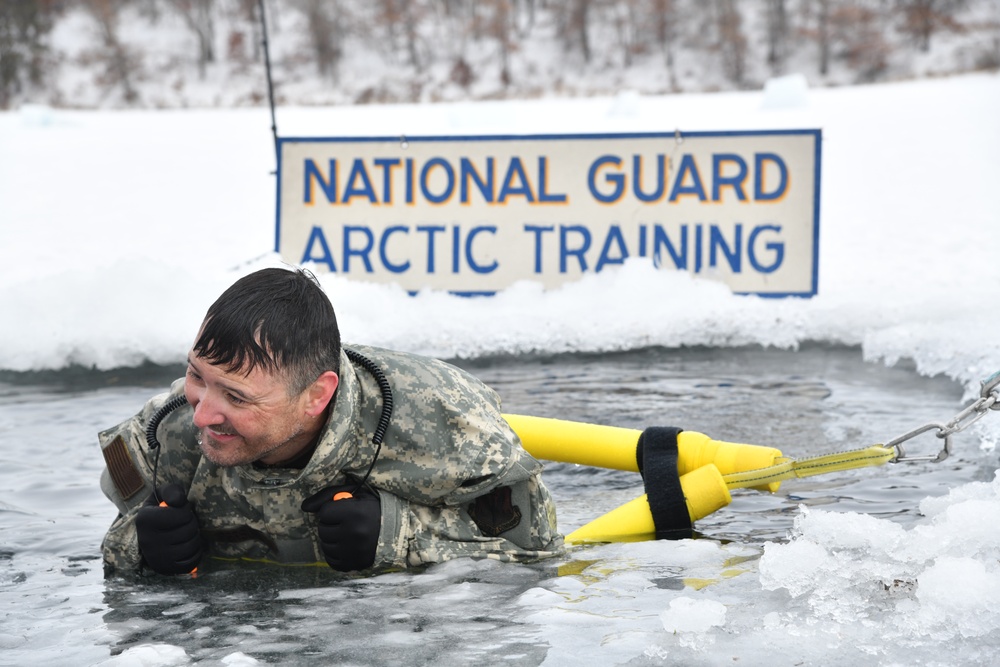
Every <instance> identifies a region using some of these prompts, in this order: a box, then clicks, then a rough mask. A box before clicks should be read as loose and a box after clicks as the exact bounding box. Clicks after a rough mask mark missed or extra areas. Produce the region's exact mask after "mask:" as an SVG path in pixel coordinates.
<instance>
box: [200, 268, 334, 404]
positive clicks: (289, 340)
mask: <svg viewBox="0 0 1000 667" xmlns="http://www.w3.org/2000/svg"><path fill="white" fill-rule="evenodd" d="M194 352H195V353H196V354H197V355H198V356H199V357H201V358H203V359H205V360H206V361H208V362H209V363H210V364H212V365H214V366H222V367H223V368H225V369H226V371H227V372H230V373H233V372H237V371H239V372H242V373H243V374H244V375H249V374H250V373H251V372H252V371H253V370H254V369H255V368H261V369H263V370H266V371H269V372H272V373H275V372H277V373H282V374H283V375H284V376H285V378H286V379H287V381H288V385H289V392H290V393H291V395H293V396H297V395H298V394H300V393H302V392H303V391H305V389H306V388H307V387H308V386H309V385H311V384H312V383H313V382H315V381H316V378H318V377H319V376H320V375H322V374H323V373H324V372H326V371H333V372H335V373H337V374H338V375H339V374H340V329H339V328H338V327H337V316H336V315H335V314H334V312H333V305H332V304H331V303H330V299H329V298H327V296H326V293H325V292H323V288H322V287H320V285H319V281H317V280H316V277H315V276H314V275H313V274H311V273H309V272H308V271H305V270H302V269H295V270H289V269H277V268H276V269H262V270H260V271H256V272H254V273H251V274H250V275H248V276H244V277H243V278H240V279H239V280H237V281H236V282H235V283H233V285H232V286H231V287H230V288H229V289H227V290H226V291H225V292H223V293H222V296H220V297H219V298H218V299H216V301H215V303H213V304H212V305H211V307H210V308H209V309H208V313H206V314H205V321H204V323H203V325H202V329H201V333H200V335H199V336H198V340H196V341H195V344H194Z"/></svg>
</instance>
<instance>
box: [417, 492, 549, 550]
mask: <svg viewBox="0 0 1000 667" xmlns="http://www.w3.org/2000/svg"><path fill="white" fill-rule="evenodd" d="M410 523H411V531H412V536H411V538H410V543H409V547H408V550H407V565H409V566H411V567H416V566H420V565H428V564H431V563H440V562H443V561H447V560H452V559H455V558H462V557H470V558H493V559H496V560H500V561H504V562H523V561H530V560H536V559H539V558H548V557H550V556H555V555H558V554H559V553H561V551H562V546H563V538H562V536H561V535H560V534H559V533H558V530H557V528H556V516H555V505H554V504H553V502H552V498H551V497H550V496H549V492H548V490H547V489H546V488H545V486H544V485H543V484H542V481H541V479H540V478H539V477H538V476H533V477H530V478H529V479H526V480H524V481H521V482H518V483H516V484H512V485H510V486H502V487H498V488H496V489H495V490H493V491H492V492H490V493H489V494H486V495H484V496H480V497H479V498H477V499H475V500H474V501H472V502H469V503H467V504H464V505H457V506H427V505H418V504H416V503H410Z"/></svg>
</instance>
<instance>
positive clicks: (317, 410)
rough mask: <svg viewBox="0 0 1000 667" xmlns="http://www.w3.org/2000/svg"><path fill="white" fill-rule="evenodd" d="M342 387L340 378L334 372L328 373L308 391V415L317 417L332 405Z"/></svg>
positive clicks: (321, 376)
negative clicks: (334, 396) (339, 388)
mask: <svg viewBox="0 0 1000 667" xmlns="http://www.w3.org/2000/svg"><path fill="white" fill-rule="evenodd" d="M338 386H340V378H339V377H337V374H336V373H334V372H333V371H326V372H325V373H323V374H322V375H320V376H319V377H318V378H316V381H315V382H313V383H312V384H311V385H309V388H308V389H306V406H305V407H306V414H307V415H309V416H310V417H317V416H319V415H321V414H323V411H324V410H326V406H328V405H330V401H331V400H333V395H334V393H336V391H337V387H338Z"/></svg>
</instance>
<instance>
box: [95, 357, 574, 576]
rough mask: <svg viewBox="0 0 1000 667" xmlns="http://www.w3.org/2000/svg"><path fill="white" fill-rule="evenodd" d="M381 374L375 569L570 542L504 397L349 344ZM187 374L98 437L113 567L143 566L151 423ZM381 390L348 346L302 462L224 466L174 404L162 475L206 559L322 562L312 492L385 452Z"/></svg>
mask: <svg viewBox="0 0 1000 667" xmlns="http://www.w3.org/2000/svg"><path fill="white" fill-rule="evenodd" d="M352 349H354V350H355V351H357V352H359V353H361V354H363V355H364V356H365V357H367V358H368V359H370V360H371V361H372V362H374V364H375V365H376V366H377V367H378V368H379V369H380V370H381V371H382V372H383V373H384V374H385V376H386V378H387V380H388V382H389V385H390V387H391V390H392V395H393V403H394V405H393V409H392V419H391V422H390V424H389V427H388V429H387V431H386V433H385V437H384V440H383V444H382V448H381V451H380V452H379V454H378V457H377V459H376V460H375V465H374V468H373V469H372V472H371V475H370V477H369V478H368V482H369V484H370V486H372V487H374V488H375V489H377V490H378V493H379V498H380V501H381V507H382V525H381V533H380V536H379V544H378V549H377V552H376V558H375V567H376V568H380V569H384V568H392V567H407V566H418V565H422V564H427V563H436V562H440V561H445V560H449V559H452V558H458V557H462V556H472V557H488V558H496V559H499V560H525V559H534V558H540V557H545V556H549V555H553V554H555V553H557V552H558V551H559V550H560V549H561V546H562V537H561V536H560V535H559V534H558V532H557V530H556V518H555V507H554V505H553V503H552V499H551V497H550V495H549V492H548V490H547V489H546V488H545V486H544V485H543V484H542V481H541V478H540V473H541V464H540V463H539V462H538V461H536V460H535V459H533V458H532V457H531V456H530V455H529V454H528V453H527V452H525V451H524V449H522V447H521V445H520V441H519V440H518V437H517V435H515V433H514V432H513V431H512V430H511V428H510V426H509V425H508V424H507V422H506V421H504V419H503V417H502V416H501V414H500V401H499V397H498V396H497V394H496V392H494V391H493V390H492V389H490V388H489V387H487V386H486V385H484V384H483V383H481V382H480V381H479V380H477V379H475V378H474V377H472V376H471V375H469V374H468V373H466V372H464V371H462V370H460V369H458V368H455V367H454V366H450V365H448V364H446V363H443V362H441V361H437V360H434V359H429V358H424V357H419V356H416V355H411V354H404V353H398V352H392V351H389V350H383V349H378V348H372V347H361V346H352ZM183 392H184V381H183V380H177V381H176V382H174V383H173V385H172V387H171V391H170V393H168V394H163V395H160V396H157V397H155V398H153V399H152V400H150V401H149V402H148V403H147V404H146V406H145V407H144V408H143V410H142V412H140V413H139V414H138V415H136V416H135V417H133V418H131V419H129V420H127V421H125V422H123V423H121V424H119V425H117V426H115V427H113V428H110V429H108V430H106V431H103V432H101V433H100V434H99V439H100V443H101V448H102V451H103V453H104V457H105V460H106V462H107V467H106V468H105V470H104V473H103V474H102V477H101V488H102V489H103V491H104V493H105V495H107V496H108V498H109V499H110V500H111V501H112V502H114V503H115V505H116V506H117V507H118V510H119V512H120V515H119V517H118V518H117V519H116V520H115V521H114V523H113V524H112V525H111V528H110V529H109V530H108V533H107V535H106V536H105V538H104V541H103V544H102V551H103V554H104V561H105V565H106V568H107V569H108V570H109V571H113V570H116V569H117V570H133V571H135V570H140V569H141V568H142V558H141V556H140V554H139V549H138V542H137V539H136V534H135V524H134V518H135V513H136V512H137V511H138V508H139V507H141V506H142V504H143V502H144V501H145V500H146V498H147V497H148V496H149V495H150V493H151V491H152V477H153V454H152V453H151V452H150V451H149V449H148V447H147V445H146V435H145V431H146V424H147V422H148V421H149V419H150V418H151V417H152V416H153V415H154V414H155V413H156V411H157V410H158V409H159V408H160V407H161V406H163V405H164V404H165V403H166V402H167V401H168V400H169V399H170V398H172V397H174V396H177V395H181V394H183ZM381 411H382V398H381V392H380V389H379V385H378V383H377V381H376V380H375V378H374V377H373V375H372V374H371V373H370V372H369V371H368V370H366V369H364V368H362V367H360V366H356V365H355V364H352V363H351V361H350V360H349V359H348V358H347V355H346V354H345V353H342V354H341V377H340V385H339V387H338V389H337V394H336V397H335V400H334V405H333V408H332V409H331V411H330V417H329V419H328V421H327V424H326V426H325V428H324V431H323V433H322V434H321V436H320V440H319V443H318V445H317V448H316V450H315V452H314V453H313V455H312V458H311V459H310V461H309V462H308V463H307V464H306V465H305V467H304V468H302V469H301V470H298V469H282V468H270V469H263V468H258V467H256V466H253V465H246V466H235V467H229V468H224V467H221V466H218V465H215V464H213V463H212V462H210V461H209V460H208V459H206V458H204V457H203V456H202V455H201V450H200V448H199V446H198V443H197V440H196V438H197V429H196V428H195V426H194V424H193V422H192V408H191V406H189V405H187V404H186V403H185V404H184V405H183V406H182V407H180V408H178V409H176V410H174V411H173V412H171V413H170V414H169V415H168V416H167V417H166V418H164V419H163V421H162V422H161V424H160V427H159V429H158V431H157V433H158V439H159V441H160V443H161V446H160V448H159V449H160V460H159V462H158V464H157V465H158V472H157V481H156V483H157V484H158V485H159V486H163V485H165V484H167V483H171V482H175V483H180V484H182V485H183V486H184V487H185V488H186V489H187V490H188V499H189V500H190V501H191V502H192V503H194V507H195V513H196V514H197V516H198V521H199V524H200V526H201V529H202V534H203V536H204V537H205V541H206V549H207V551H206V553H207V554H208V555H209V556H216V557H221V558H234V559H240V558H245V559H252V560H263V561H273V562H280V563H324V560H323V555H322V551H321V550H320V546H319V543H318V536H317V528H316V517H315V515H313V514H309V513H306V512H303V511H302V510H301V507H300V506H301V503H302V501H303V499H305V498H307V497H309V496H310V495H312V494H314V493H316V492H318V491H320V490H322V489H324V488H325V487H328V486H331V485H336V484H343V483H348V482H350V481H352V480H359V479H361V478H362V477H363V476H364V474H365V472H366V471H367V470H368V468H369V466H370V465H371V463H372V460H373V458H374V457H375V455H376V447H375V445H374V444H373V443H372V433H373V431H374V429H375V427H376V425H377V424H378V420H379V417H380V415H381Z"/></svg>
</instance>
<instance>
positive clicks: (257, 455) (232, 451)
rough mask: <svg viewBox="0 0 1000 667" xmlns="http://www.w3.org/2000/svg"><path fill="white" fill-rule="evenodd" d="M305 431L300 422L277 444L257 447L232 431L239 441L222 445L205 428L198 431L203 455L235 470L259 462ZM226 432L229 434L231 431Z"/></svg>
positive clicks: (216, 463)
mask: <svg viewBox="0 0 1000 667" xmlns="http://www.w3.org/2000/svg"><path fill="white" fill-rule="evenodd" d="M304 431H305V426H304V425H303V424H302V423H301V422H298V423H296V424H295V426H294V428H293V429H292V432H291V434H289V435H288V436H287V437H285V438H283V439H281V440H279V441H278V442H277V443H275V444H269V443H267V444H262V445H260V446H255V443H253V442H249V441H247V439H246V438H244V437H243V436H242V435H239V434H238V433H236V432H235V431H232V434H233V435H236V436H237V438H238V439H237V440H235V441H231V442H229V443H221V442H219V441H218V440H216V439H215V438H213V437H212V435H211V434H210V433H209V431H208V429H207V428H203V429H201V430H200V431H198V447H199V448H200V449H201V453H202V455H204V457H205V458H207V459H208V460H209V461H211V462H212V463H214V464H215V465H218V466H222V467H224V468H233V467H236V466H242V465H248V464H251V463H253V462H254V461H259V460H260V459H262V458H264V457H266V456H268V455H269V454H272V453H274V452H275V451H277V450H279V449H281V448H282V447H284V446H286V445H288V444H289V443H290V442H291V441H292V440H293V439H295V438H296V437H298V436H299V435H301V434H302V433H303V432H304ZM226 432H227V433H228V432H229V430H227V431H226Z"/></svg>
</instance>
